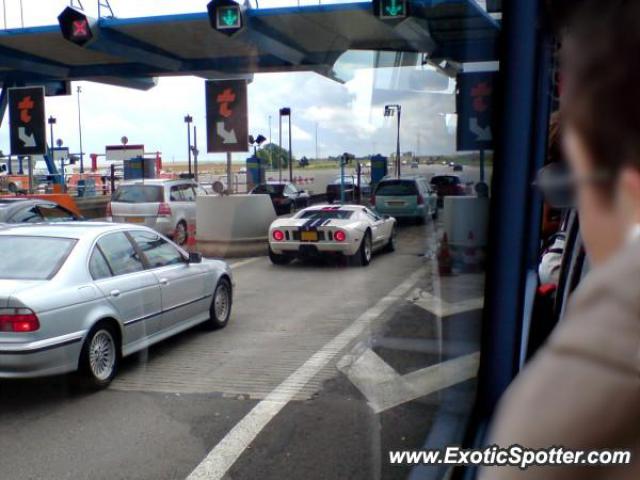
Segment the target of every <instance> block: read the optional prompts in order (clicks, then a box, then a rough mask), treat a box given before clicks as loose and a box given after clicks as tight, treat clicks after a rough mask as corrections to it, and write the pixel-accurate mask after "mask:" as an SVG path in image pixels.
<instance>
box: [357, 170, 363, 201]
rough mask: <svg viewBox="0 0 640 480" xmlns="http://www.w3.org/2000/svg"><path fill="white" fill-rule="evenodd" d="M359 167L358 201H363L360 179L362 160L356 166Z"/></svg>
mask: <svg viewBox="0 0 640 480" xmlns="http://www.w3.org/2000/svg"><path fill="white" fill-rule="evenodd" d="M356 169H357V174H358V183H357V184H356V185H358V203H362V188H360V185H362V184H361V183H360V180H361V178H362V164H361V163H360V161H358V165H357V166H356Z"/></svg>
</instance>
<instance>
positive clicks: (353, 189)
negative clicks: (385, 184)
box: [326, 175, 371, 203]
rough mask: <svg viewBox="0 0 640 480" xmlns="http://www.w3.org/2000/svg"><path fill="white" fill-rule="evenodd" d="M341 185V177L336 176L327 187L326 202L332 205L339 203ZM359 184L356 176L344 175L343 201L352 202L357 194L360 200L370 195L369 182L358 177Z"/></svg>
mask: <svg viewBox="0 0 640 480" xmlns="http://www.w3.org/2000/svg"><path fill="white" fill-rule="evenodd" d="M341 183H342V177H340V176H338V177H336V178H335V179H333V181H331V183H329V184H328V185H327V190H326V193H327V201H328V202H329V203H333V202H335V201H340V185H341ZM360 183H361V185H359V184H358V177H357V175H345V176H344V199H345V202H354V201H355V200H357V198H358V193H359V194H360V196H361V198H366V197H367V196H368V195H370V194H371V184H370V183H369V180H368V179H366V178H364V177H360Z"/></svg>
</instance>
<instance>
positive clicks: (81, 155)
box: [78, 85, 84, 173]
mask: <svg viewBox="0 0 640 480" xmlns="http://www.w3.org/2000/svg"><path fill="white" fill-rule="evenodd" d="M81 93H82V87H81V86H80V85H78V132H79V135H80V173H84V149H83V148H82V116H81V112H80V94H81Z"/></svg>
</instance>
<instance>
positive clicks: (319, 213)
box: [298, 210, 353, 220]
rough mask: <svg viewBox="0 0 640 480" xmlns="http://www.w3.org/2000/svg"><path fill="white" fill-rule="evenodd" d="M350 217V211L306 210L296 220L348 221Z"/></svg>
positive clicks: (351, 212) (351, 213)
mask: <svg viewBox="0 0 640 480" xmlns="http://www.w3.org/2000/svg"><path fill="white" fill-rule="evenodd" d="M352 215H353V211H352V210H307V211H305V212H302V213H301V214H300V216H299V217H298V218H314V219H323V220H348V219H349V218H351V216H352Z"/></svg>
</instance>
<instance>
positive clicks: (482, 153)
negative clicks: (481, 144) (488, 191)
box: [480, 150, 484, 182]
mask: <svg viewBox="0 0 640 480" xmlns="http://www.w3.org/2000/svg"><path fill="white" fill-rule="evenodd" d="M480 181H481V182H484V150H480Z"/></svg>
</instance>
